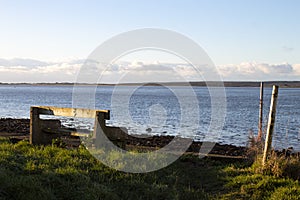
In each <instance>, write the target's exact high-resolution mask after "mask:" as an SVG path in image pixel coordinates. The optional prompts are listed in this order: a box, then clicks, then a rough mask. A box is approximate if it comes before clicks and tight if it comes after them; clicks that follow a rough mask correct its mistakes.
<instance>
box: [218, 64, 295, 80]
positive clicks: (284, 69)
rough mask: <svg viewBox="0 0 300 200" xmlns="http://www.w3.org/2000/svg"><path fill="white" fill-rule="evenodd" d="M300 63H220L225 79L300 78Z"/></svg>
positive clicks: (220, 69)
mask: <svg viewBox="0 0 300 200" xmlns="http://www.w3.org/2000/svg"><path fill="white" fill-rule="evenodd" d="M299 66H300V65H299V64H294V65H291V64H288V63H281V64H268V63H257V62H244V63H241V64H237V65H233V64H231V65H220V66H218V68H219V71H220V73H221V75H222V76H223V78H224V79H225V80H299V77H298V76H299V71H300V69H299V68H300V67H299Z"/></svg>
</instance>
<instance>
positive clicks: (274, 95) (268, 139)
mask: <svg viewBox="0 0 300 200" xmlns="http://www.w3.org/2000/svg"><path fill="white" fill-rule="evenodd" d="M277 97H278V86H277V85H273V92H272V99H271V105H270V113H269V119H268V129H267V135H266V142H265V149H264V155H263V160H262V164H263V166H264V165H265V162H266V160H267V156H268V154H269V152H270V151H271V145H272V136H273V131H274V126H275V117H276V104H277Z"/></svg>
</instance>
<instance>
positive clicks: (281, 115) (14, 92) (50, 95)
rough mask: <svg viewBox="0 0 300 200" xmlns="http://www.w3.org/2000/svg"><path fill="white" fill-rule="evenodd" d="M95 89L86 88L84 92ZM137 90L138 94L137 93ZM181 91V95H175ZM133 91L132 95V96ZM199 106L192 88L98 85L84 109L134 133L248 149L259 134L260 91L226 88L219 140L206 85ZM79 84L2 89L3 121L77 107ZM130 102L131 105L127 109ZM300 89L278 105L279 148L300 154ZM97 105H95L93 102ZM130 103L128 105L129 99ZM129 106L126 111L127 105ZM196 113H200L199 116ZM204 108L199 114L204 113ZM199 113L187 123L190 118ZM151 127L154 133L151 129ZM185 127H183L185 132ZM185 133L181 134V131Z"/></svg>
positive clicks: (76, 122) (83, 124)
mask: <svg viewBox="0 0 300 200" xmlns="http://www.w3.org/2000/svg"><path fill="white" fill-rule="evenodd" d="M88 88H89V86H83V87H82V88H80V89H81V90H82V91H83V93H82V96H83V97H84V98H85V96H84V91H85V90H87V89H88ZM132 91H133V92H132ZM174 91H176V95H175V93H174ZM130 92H131V93H132V94H131V95H130V96H128V94H129V93H130ZM193 92H194V93H195V95H196V100H197V103H196V104H197V105H196V104H195V102H193V101H191V99H192V98H193V97H191V96H189V95H191V93H188V92H187V88H186V87H184V86H182V87H173V88H172V89H169V88H166V87H158V86H144V87H139V88H137V89H135V90H133V87H131V86H122V87H118V90H117V92H116V88H114V87H113V86H105V87H97V89H96V93H95V96H94V98H93V99H95V103H94V102H93V101H89V100H88V99H87V100H86V105H85V104H84V103H83V104H82V105H81V107H86V108H93V106H95V107H96V108H97V109H109V110H111V115H112V116H111V118H112V119H111V120H110V121H109V124H112V125H116V126H123V127H126V128H127V129H128V130H129V133H131V134H144V133H149V132H151V134H161V135H164V134H170V135H174V134H178V130H180V131H181V132H185V134H186V135H188V136H190V137H193V138H195V139H199V140H211V141H215V142H220V143H226V144H234V145H241V146H244V145H246V144H247V141H248V136H249V132H253V133H255V134H256V133H257V122H258V112H259V110H258V108H259V88H244V87H243V88H226V89H225V92H226V102H224V103H226V106H227V111H226V117H225V123H224V126H223V128H222V131H221V132H220V133H219V135H218V137H217V138H216V137H210V136H209V135H208V134H207V131H208V127H209V124H210V120H211V117H210V115H211V98H210V95H209V92H208V90H207V88H206V87H193ZM72 95H73V86H26V85H18V86H0V117H12V118H29V109H30V106H32V105H49V106H58V107H72ZM270 98H271V88H265V91H264V99H265V100H264V126H266V124H267V116H268V112H269V105H270ZM124 99H125V100H126V99H127V100H128V101H127V102H128V105H124ZM299 100H300V89H299V88H280V89H279V97H278V104H277V115H276V127H275V138H274V140H273V146H274V147H275V148H278V149H280V148H287V147H290V146H293V147H294V149H296V150H297V151H299V150H300V144H299V143H300V103H299V102H300V101H299ZM90 102H92V103H90ZM125 102H126V101H125ZM124 106H125V107H124ZM195 110H196V111H197V112H195ZM198 110H199V111H198ZM191 113H194V115H195V116H189V119H188V120H184V116H185V115H186V114H191ZM62 120H63V123H64V124H65V125H67V126H75V127H80V128H88V129H91V128H92V127H93V120H92V119H91V120H84V119H69V118H63V119H62ZM149 128H151V129H149ZM180 128H181V129H180ZM179 134H180V133H179Z"/></svg>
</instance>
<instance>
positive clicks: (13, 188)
mask: <svg viewBox="0 0 300 200" xmlns="http://www.w3.org/2000/svg"><path fill="white" fill-rule="evenodd" d="M59 146H60V144H59V143H54V144H53V145H49V146H33V145H30V144H29V143H28V142H26V141H21V142H18V143H15V144H13V143H11V142H10V141H9V140H7V139H0V180H1V181H0V199H143V200H146V199H276V200H277V199H299V198H300V186H299V183H298V181H297V180H294V179H292V178H289V175H287V174H285V173H284V172H281V171H280V170H279V171H280V172H279V173H274V172H272V171H270V170H266V171H265V172H261V171H260V170H259V169H260V167H259V164H258V163H259V161H257V162H255V163H254V164H253V165H251V164H249V162H246V161H244V160H228V159H223V160H220V159H207V158H205V159H199V158H198V157H197V156H194V155H184V156H182V157H181V158H180V159H179V160H177V161H176V162H174V163H173V164H171V165H170V166H168V167H165V168H163V169H161V170H158V171H155V172H150V173H141V174H131V173H125V172H120V171H117V170H114V169H111V168H108V167H106V166H105V165H103V164H102V163H100V162H99V161H98V160H96V159H95V158H94V157H93V156H91V155H90V153H89V152H88V151H87V150H86V149H85V148H84V147H83V146H81V147H80V148H78V149H66V148H62V147H59ZM294 162H296V160H295V161H292V162H291V163H294ZM294 164H295V165H297V166H298V164H299V163H297V162H296V163H294ZM270 166H271V165H270ZM288 166H290V167H291V166H292V165H288ZM284 169H286V168H284ZM284 169H282V170H283V171H285V170H284ZM293 178H295V177H293Z"/></svg>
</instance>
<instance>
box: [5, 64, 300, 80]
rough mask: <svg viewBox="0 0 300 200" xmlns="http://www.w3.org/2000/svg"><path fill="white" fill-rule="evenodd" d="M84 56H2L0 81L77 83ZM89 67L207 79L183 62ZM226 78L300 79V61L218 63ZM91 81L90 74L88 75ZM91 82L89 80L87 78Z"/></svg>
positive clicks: (120, 75) (119, 76) (110, 72)
mask: <svg viewBox="0 0 300 200" xmlns="http://www.w3.org/2000/svg"><path fill="white" fill-rule="evenodd" d="M84 63H85V60H84V59H75V60H69V61H62V62H44V61H39V60H34V59H23V58H15V59H0V82H9V83H16V82H33V83H34V82H75V81H76V80H77V74H78V72H79V70H80V68H81V67H82V66H83V64H84ZM90 66H91V67H90V68H89V69H90V70H91V71H90V75H94V76H96V77H100V79H99V82H103V83H116V82H156V81H163V82H169V81H204V79H203V76H202V75H203V74H205V73H206V72H207V71H208V70H210V69H208V68H206V67H205V66H203V67H200V71H197V70H195V68H193V66H191V65H189V64H182V63H159V62H153V63H145V62H136V61H134V62H125V61H123V62H122V61H120V62H118V63H114V64H110V65H106V67H105V70H102V72H103V73H101V74H97V73H98V72H97V70H96V69H97V63H92V64H91V65H90ZM217 71H218V72H216V71H214V73H219V74H220V76H221V78H222V79H223V80H224V81H264V80H300V64H289V63H279V64H269V63H259V62H244V63H240V64H227V65H220V66H217ZM86 76H87V77H86V80H89V74H88V73H87V75H86ZM87 82H88V81H87Z"/></svg>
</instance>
